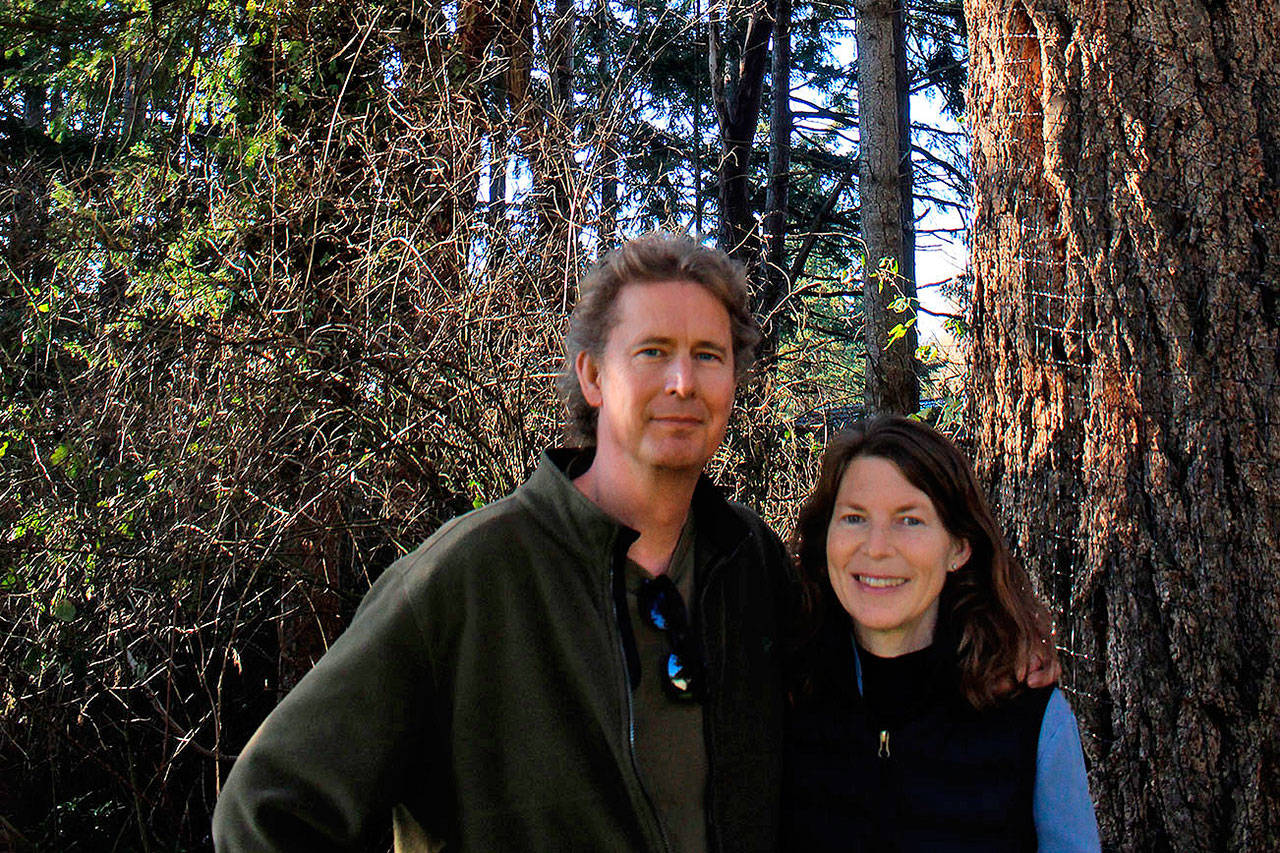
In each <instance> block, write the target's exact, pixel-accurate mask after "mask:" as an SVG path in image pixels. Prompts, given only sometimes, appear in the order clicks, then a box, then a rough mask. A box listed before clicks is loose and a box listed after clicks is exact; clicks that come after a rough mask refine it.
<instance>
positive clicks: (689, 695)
mask: <svg viewBox="0 0 1280 853" xmlns="http://www.w3.org/2000/svg"><path fill="white" fill-rule="evenodd" d="M636 603H637V604H638V606H639V610H640V617H641V618H642V619H644V621H645V622H648V623H649V625H651V626H652V627H654V628H657V629H658V630H659V631H661V632H662V633H663V634H664V635H665V636H666V638H667V644H668V648H670V651H669V652H667V654H665V655H664V656H663V660H662V667H661V671H662V675H663V680H662V688H663V690H664V691H665V692H666V694H667V695H668V696H670V697H671V698H673V699H678V700H681V701H688V702H691V701H696V700H697V699H698V691H699V689H700V688H701V683H702V659H701V657H700V656H699V654H698V651H697V648H696V646H695V643H694V639H693V632H692V631H691V630H690V629H689V611H688V610H687V609H686V608H685V606H684V599H683V598H681V597H680V590H678V589H676V585H675V584H674V583H672V581H671V578H669V577H667V576H666V575H658V576H657V577H656V578H646V579H645V580H644V581H643V582H642V583H641V584H640V592H639V594H638V596H637V598H636Z"/></svg>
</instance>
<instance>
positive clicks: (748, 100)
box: [707, 0, 775, 269]
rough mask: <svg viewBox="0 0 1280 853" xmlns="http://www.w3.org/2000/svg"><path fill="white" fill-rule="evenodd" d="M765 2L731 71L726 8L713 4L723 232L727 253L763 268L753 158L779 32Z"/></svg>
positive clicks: (711, 47) (711, 54)
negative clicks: (724, 48)
mask: <svg viewBox="0 0 1280 853" xmlns="http://www.w3.org/2000/svg"><path fill="white" fill-rule="evenodd" d="M774 2H775V0H769V3H768V4H761V5H760V8H758V9H757V10H756V11H755V12H754V13H753V14H752V15H751V17H750V18H749V19H748V20H747V24H746V28H745V32H744V34H743V38H742V52H741V59H740V61H739V62H738V67H737V68H736V69H731V68H729V67H727V63H726V62H725V61H724V57H723V54H722V52H721V35H722V34H721V32H720V28H721V21H722V10H720V9H719V8H718V7H717V6H715V5H714V4H713V6H712V9H711V22H710V26H709V27H708V29H707V36H708V38H707V42H708V59H709V65H710V70H711V93H712V99H713V101H714V102H715V106H716V116H717V117H718V118H719V121H720V169H719V173H720V174H719V184H720V186H719V198H720V233H719V236H718V238H717V241H716V242H717V244H718V245H719V247H720V249H721V251H723V252H725V253H726V254H728V255H729V256H730V257H733V258H735V259H736V260H739V261H741V262H743V263H744V264H746V265H747V266H748V268H756V269H758V262H759V244H760V235H759V234H758V233H756V228H755V219H754V217H753V216H752V211H751V177H750V168H751V154H752V149H753V148H754V146H755V136H756V128H757V125H759V123H760V102H761V95H762V94H763V91H764V72H765V68H766V66H767V59H768V57H769V36H770V34H771V33H772V32H773V11H774V10H773V8H772V6H773V3H774Z"/></svg>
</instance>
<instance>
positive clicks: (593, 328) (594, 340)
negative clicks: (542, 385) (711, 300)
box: [556, 232, 760, 446]
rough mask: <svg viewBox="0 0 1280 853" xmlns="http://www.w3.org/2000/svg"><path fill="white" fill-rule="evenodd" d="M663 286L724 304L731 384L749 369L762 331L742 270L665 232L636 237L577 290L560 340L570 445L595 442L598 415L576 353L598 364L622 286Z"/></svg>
mask: <svg viewBox="0 0 1280 853" xmlns="http://www.w3.org/2000/svg"><path fill="white" fill-rule="evenodd" d="M664 281H678V282H689V283H691V284H697V285H699V286H701V287H702V288H704V289H705V290H706V291H707V292H708V293H710V294H711V295H712V296H714V297H715V298H716V299H717V300H719V301H720V304H722V305H724V307H725V310H727V311H728V312H729V329H730V333H731V335H732V337H733V371H734V377H735V379H737V381H739V382H741V381H742V379H743V378H744V377H745V376H746V375H747V372H748V371H749V370H750V369H751V364H752V362H753V361H754V360H755V347H756V344H757V343H759V341H760V332H759V331H758V329H757V327H756V322H755V318H754V317H752V316H751V310H750V308H749V306H748V302H747V277H746V274H745V273H744V272H743V270H742V266H741V265H740V264H738V263H737V262H735V261H733V260H731V259H730V258H729V257H728V256H727V255H725V254H724V253H723V252H720V251H717V250H716V249H709V248H707V247H706V246H703V245H701V244H700V243H697V242H695V241H694V240H692V239H690V238H689V237H685V236H680V235H675V234H669V233H665V232H654V233H651V234H646V235H644V236H643V237H637V238H636V239H634V240H630V241H628V242H626V243H624V244H623V245H622V246H620V247H618V248H617V249H615V250H613V251H612V252H610V253H608V254H607V255H605V257H604V259H603V260H601V261H600V263H599V264H598V265H597V266H596V267H595V268H594V269H592V270H591V271H590V272H588V273H587V274H586V275H585V276H584V277H583V279H582V281H581V282H580V283H579V285H578V304H577V305H575V306H574V308H573V313H572V314H571V315H570V317H569V331H568V332H567V333H566V334H565V337H564V351H565V352H564V370H562V371H561V373H560V376H559V377H558V378H557V380H556V385H557V387H558V388H559V390H560V396H561V397H562V398H563V399H564V403H565V407H566V409H567V410H568V415H567V420H566V423H565V434H566V437H567V438H568V439H569V441H570V442H571V443H575V444H579V445H583V446H591V445H594V444H595V442H596V416H597V412H596V409H595V408H594V407H593V406H592V405H591V404H589V403H588V402H587V400H586V398H585V397H584V396H583V395H582V388H581V387H580V386H579V385H578V375H577V371H576V370H575V369H574V364H575V362H576V361H577V359H578V353H581V352H586V353H589V354H590V355H592V356H593V357H595V358H597V359H598V358H600V357H601V356H602V355H603V353H604V348H605V343H606V342H607V341H608V339H609V332H610V331H611V330H612V329H613V326H614V324H615V322H616V320H617V318H616V316H615V314H616V312H615V311H614V306H615V304H617V301H618V294H620V293H621V292H622V289H623V288H624V287H627V286H629V285H633V284H656V283H659V282H664Z"/></svg>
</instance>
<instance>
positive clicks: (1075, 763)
mask: <svg viewBox="0 0 1280 853" xmlns="http://www.w3.org/2000/svg"><path fill="white" fill-rule="evenodd" d="M1032 813H1033V814H1034V816H1035V822H1036V839H1037V841H1038V842H1039V847H1040V853H1083V851H1090V853H1099V851H1101V850H1102V845H1101V843H1100V842H1099V840H1098V820H1097V818H1096V817H1094V814H1093V800H1091V799H1090V798H1089V777H1088V776H1087V775H1086V774H1085V770H1084V752H1083V750H1082V749H1081V747H1080V730H1079V728H1078V727H1077V726H1076V718H1075V715H1074V714H1072V713H1071V706H1070V705H1068V704H1067V699H1066V697H1065V696H1063V695H1062V691H1061V690H1056V689H1055V690H1054V691H1053V694H1052V695H1051V696H1050V697H1049V704H1048V706H1047V707H1046V708H1045V709H1044V720H1043V721H1042V722H1041V723H1040V745H1039V746H1038V747H1037V749H1036V788H1035V796H1034V801H1033V804H1032Z"/></svg>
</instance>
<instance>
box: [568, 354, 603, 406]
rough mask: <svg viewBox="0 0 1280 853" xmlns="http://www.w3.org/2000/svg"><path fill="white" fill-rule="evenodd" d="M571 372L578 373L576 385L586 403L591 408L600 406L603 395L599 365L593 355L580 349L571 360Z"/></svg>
mask: <svg viewBox="0 0 1280 853" xmlns="http://www.w3.org/2000/svg"><path fill="white" fill-rule="evenodd" d="M573 372H574V373H576V374H577V375H578V387H579V388H581V389H582V396H583V397H585V398H586V401H587V405H588V406H591V407H592V408H593V409H598V408H600V404H601V403H603V402H604V395H603V394H601V393H600V365H599V364H598V363H597V362H596V358H595V356H593V355H592V354H591V353H589V352H587V351H586V350H582V351H580V352H579V353H578V355H577V356H576V357H575V358H574V360H573Z"/></svg>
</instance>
